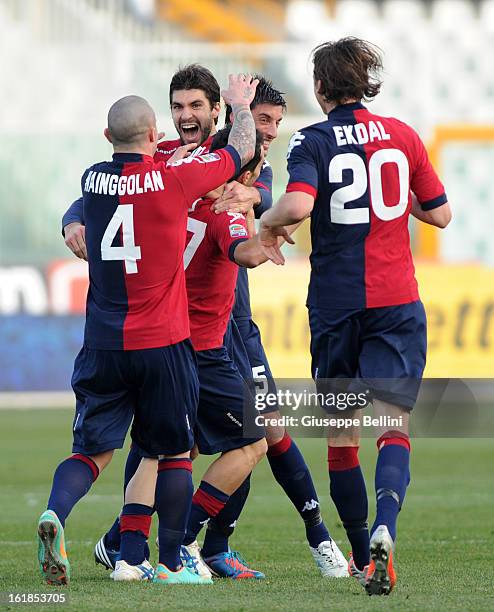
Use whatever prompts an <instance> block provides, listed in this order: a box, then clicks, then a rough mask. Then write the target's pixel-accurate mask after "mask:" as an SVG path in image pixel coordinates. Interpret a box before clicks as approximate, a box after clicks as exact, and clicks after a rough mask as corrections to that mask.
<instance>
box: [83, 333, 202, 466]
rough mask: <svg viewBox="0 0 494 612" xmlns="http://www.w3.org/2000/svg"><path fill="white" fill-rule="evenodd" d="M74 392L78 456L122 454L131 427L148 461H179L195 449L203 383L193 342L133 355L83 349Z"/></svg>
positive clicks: (136, 351)
mask: <svg viewBox="0 0 494 612" xmlns="http://www.w3.org/2000/svg"><path fill="white" fill-rule="evenodd" d="M72 388H73V389H74V393H75V395H76V413H75V417H74V425H73V432H74V444H73V447H72V450H73V452H74V453H82V454H85V455H94V454H97V453H102V452H104V451H107V450H113V449H116V448H122V446H123V444H124V440H125V436H126V434H127V430H128V429H129V426H130V424H131V423H132V429H131V438H132V440H133V442H135V443H136V444H137V445H138V447H139V448H140V449H141V451H142V454H143V455H144V456H148V457H155V456H157V455H177V454H179V453H183V452H186V451H188V450H190V449H191V448H192V446H193V445H194V437H193V430H194V426H195V422H196V414H197V402H198V397H199V382H198V377H197V362H196V358H195V353H194V350H193V349H192V345H191V343H190V341H189V340H185V341H184V342H179V343H178V344H174V345H171V346H165V347H162V348H152V349H142V350H134V351H107V350H95V349H89V348H87V347H83V348H82V349H81V351H80V352H79V355H77V358H76V360H75V364H74V373H73V375H72Z"/></svg>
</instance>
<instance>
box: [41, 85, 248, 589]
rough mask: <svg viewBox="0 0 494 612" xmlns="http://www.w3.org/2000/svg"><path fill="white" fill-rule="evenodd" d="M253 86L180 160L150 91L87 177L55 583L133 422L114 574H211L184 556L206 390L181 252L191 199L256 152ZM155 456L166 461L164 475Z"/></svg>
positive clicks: (55, 491) (241, 88)
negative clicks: (72, 529) (79, 321)
mask: <svg viewBox="0 0 494 612" xmlns="http://www.w3.org/2000/svg"><path fill="white" fill-rule="evenodd" d="M255 85H256V81H255V80H253V79H252V78H251V77H246V76H244V75H238V76H237V77H230V84H229V89H228V90H227V91H226V92H224V96H225V99H229V100H231V102H232V104H234V106H235V122H234V126H233V128H232V130H231V132H230V136H229V145H228V146H227V147H225V149H223V150H222V151H218V152H217V153H215V154H214V157H213V158H212V157H211V156H209V157H208V158H205V157H197V158H194V159H192V160H191V162H192V163H188V164H184V165H181V166H180V167H176V165H175V166H165V165H164V164H163V163H155V162H154V161H153V157H152V156H153V154H154V153H155V151H156V145H157V141H158V132H157V129H156V117H155V114H154V111H153V110H152V108H151V107H150V106H149V104H148V103H147V102H146V101H145V100H144V99H142V98H140V97H138V96H127V97H125V98H122V99H121V100H119V101H117V102H116V103H115V104H114V105H113V106H112V107H111V109H110V111H109V113H108V127H107V128H106V129H105V136H106V138H107V139H108V140H109V141H110V142H111V143H112V144H113V147H114V155H113V160H112V161H111V162H102V163H99V164H95V165H94V166H92V167H91V168H89V169H88V170H86V172H85V173H84V175H83V177H82V180H81V187H82V192H83V209H84V219H85V222H86V225H87V234H86V240H87V242H86V244H87V253H88V262H89V279H90V284H89V291H88V299H87V315H86V326H85V333H84V345H83V348H82V349H81V351H80V353H79V355H78V356H77V359H76V361H75V365H74V374H73V377H72V386H73V388H74V392H75V394H76V399H77V403H76V416H75V418H74V426H73V437H74V444H73V453H74V455H72V456H71V457H69V458H68V459H66V460H65V461H63V462H62V463H61V464H60V465H59V466H58V468H57V470H56V472H55V475H54V479H53V486H52V490H51V495H50V499H49V501H48V505H47V510H46V511H45V512H44V513H43V514H42V515H41V517H40V519H39V522H38V536H39V551H38V558H39V564H40V570H41V573H42V575H43V576H44V578H45V580H46V581H47V582H48V583H49V584H67V583H68V581H69V575H70V566H69V562H68V559H67V555H66V551H65V541H64V526H65V519H66V518H67V516H68V515H69V513H70V511H71V510H72V508H73V507H74V505H75V504H76V503H77V502H78V501H79V500H80V499H81V498H82V497H83V496H84V495H85V494H86V493H87V492H88V491H89V489H90V487H91V485H92V484H93V482H94V481H95V480H96V478H97V477H98V475H99V473H100V471H101V470H103V469H104V468H105V467H106V466H107V465H108V463H109V462H110V461H111V458H112V456H113V452H114V450H115V449H116V448H121V447H122V446H123V443H124V440H125V435H126V433H127V430H128V428H129V425H130V423H131V422H132V430H131V436H132V439H133V442H134V444H135V446H136V447H137V448H138V449H139V460H138V462H137V464H136V469H135V470H134V472H135V473H134V474H133V477H132V479H131V480H130V482H129V483H128V485H127V487H126V490H125V496H124V497H125V502H124V506H123V510H122V513H121V517H120V533H121V549H120V558H119V560H118V561H117V563H116V567H115V570H114V572H113V574H112V577H113V579H114V580H116V581H121V580H150V579H151V578H153V574H155V575H154V578H153V579H154V581H155V582H162V583H164V584H174V583H197V584H200V583H205V582H207V581H205V580H204V579H202V578H201V577H198V576H197V574H195V573H193V572H191V571H189V569H188V568H184V567H183V566H182V563H181V561H180V546H181V544H182V539H183V535H184V531H185V523H186V517H187V515H188V512H189V509H190V504H191V496H192V479H191V467H190V449H191V448H192V446H193V444H194V438H193V434H192V430H193V427H194V424H195V418H196V410H197V395H198V380H197V373H196V363H195V358H194V354H193V351H192V347H191V345H190V341H189V336H190V329H189V321H188V312H187V294H186V287H185V274H184V269H183V263H182V261H183V260H182V258H183V250H184V247H185V233H186V224H187V209H188V205H189V202H190V201H192V200H195V199H196V198H198V197H201V195H202V194H204V193H206V192H208V191H210V190H211V189H212V188H214V187H215V186H216V185H217V184H218V182H222V181H224V180H226V179H228V178H229V177H230V176H231V175H232V174H235V173H236V172H237V171H238V169H239V168H240V167H241V165H242V164H245V163H247V162H248V161H250V159H251V158H252V156H253V153H254V145H255V129H254V122H253V119H252V115H251V113H250V109H249V107H248V104H249V98H251V97H252V96H253V93H254V91H255ZM165 186H166V189H165ZM163 245H165V246H163ZM177 383H178V384H177ZM158 456H160V457H161V458H162V463H164V464H166V470H164V474H163V476H161V474H160V475H159V476H158V477H157V465H158V464H157V460H158ZM153 506H156V510H157V512H158V516H159V520H160V529H159V539H160V560H159V564H158V568H157V571H156V573H154V572H153V569H152V567H151V565H150V564H149V561H148V560H146V558H145V545H146V540H147V537H148V535H149V528H150V524H151V515H152V513H153Z"/></svg>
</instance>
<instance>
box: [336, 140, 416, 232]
mask: <svg viewBox="0 0 494 612" xmlns="http://www.w3.org/2000/svg"><path fill="white" fill-rule="evenodd" d="M384 164H395V165H396V167H397V168H398V181H399V186H400V195H399V200H398V202H397V203H396V204H393V205H391V206H389V205H386V204H385V203H384V197H383V183H382V167H383V165H384ZM368 166H369V174H368V176H367V168H366V167H365V163H364V160H363V159H362V158H361V157H360V156H358V155H357V154H356V153H341V154H339V155H336V156H335V157H333V159H332V160H331V163H330V164H329V182H330V183H341V182H342V181H343V171H344V170H351V171H352V173H353V181H352V182H351V183H350V185H346V186H345V187H340V188H339V189H337V190H336V191H335V192H334V193H333V195H332V196H331V201H330V210H331V221H332V222H333V223H341V224H344V225H354V224H356V223H369V221H370V211H369V208H345V204H348V203H349V202H354V201H355V200H358V199H359V198H361V197H362V196H363V195H364V194H365V192H366V191H367V189H369V192H370V201H371V203H372V209H373V210H374V213H375V214H376V217H378V218H379V219H381V220H382V221H391V220H392V219H397V218H398V217H401V215H402V214H403V213H404V212H405V211H406V209H407V206H408V193H409V188H410V182H409V180H410V178H409V177H410V169H409V165H408V159H407V157H406V155H405V154H404V153H403V151H400V150H399V149H380V150H378V151H376V152H375V153H373V154H372V155H371V156H370V158H369V162H368Z"/></svg>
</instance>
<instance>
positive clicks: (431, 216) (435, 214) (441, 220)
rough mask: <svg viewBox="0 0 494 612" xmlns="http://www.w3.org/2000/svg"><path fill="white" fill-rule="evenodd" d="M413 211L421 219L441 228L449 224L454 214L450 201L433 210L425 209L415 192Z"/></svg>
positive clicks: (414, 215)
mask: <svg viewBox="0 0 494 612" xmlns="http://www.w3.org/2000/svg"><path fill="white" fill-rule="evenodd" d="M411 213H412V216H413V217H415V218H416V219H418V220H419V221H422V222H423V223H427V224H428V225H434V226H435V227H439V228H441V229H444V228H445V227H446V226H447V225H448V224H449V222H450V221H451V218H452V216H453V215H452V212H451V207H450V205H449V202H446V203H445V204H441V206H438V207H437V208H433V209H432V210H423V208H422V207H421V206H420V204H419V201H418V199H417V197H416V196H415V194H414V193H412V210H411Z"/></svg>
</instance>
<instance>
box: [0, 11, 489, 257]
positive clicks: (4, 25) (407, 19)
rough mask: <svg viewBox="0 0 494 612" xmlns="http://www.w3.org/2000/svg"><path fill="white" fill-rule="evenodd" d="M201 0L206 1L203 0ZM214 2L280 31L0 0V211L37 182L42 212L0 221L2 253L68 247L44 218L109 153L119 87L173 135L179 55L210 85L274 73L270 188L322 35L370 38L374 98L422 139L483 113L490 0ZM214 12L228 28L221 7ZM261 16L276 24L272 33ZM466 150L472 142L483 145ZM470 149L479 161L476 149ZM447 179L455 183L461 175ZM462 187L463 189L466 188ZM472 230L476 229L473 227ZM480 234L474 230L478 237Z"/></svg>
mask: <svg viewBox="0 0 494 612" xmlns="http://www.w3.org/2000/svg"><path fill="white" fill-rule="evenodd" d="M147 4H149V3H148V2H147ZM171 4H172V3H169V5H170V6H171ZM179 4H181V5H184V6H185V5H187V6H188V7H189V8H188V10H192V9H191V8H190V7H191V5H192V4H194V7H193V8H194V10H198V7H199V4H198V3H183V2H181V3H175V2H174V3H173V5H174V6H175V5H177V6H178V5H179ZM200 4H201V6H202V8H203V9H204V1H203V2H202V3H200ZM214 4H215V6H216V9H217V10H218V11H221V10H222V7H223V8H224V10H225V13H224V14H225V15H226V14H228V15H230V18H232V19H233V17H236V19H237V21H238V19H240V20H241V16H242V15H247V16H248V19H249V20H250V21H249V24H250V23H251V21H252V20H253V19H254V20H256V21H257V22H258V25H259V29H258V31H257V34H258V36H257V39H256V38H255V36H254V38H251V39H250V40H251V41H253V40H255V39H256V40H263V41H266V40H272V39H275V38H277V39H282V41H281V42H276V43H266V42H259V43H254V42H250V43H249V44H245V43H243V44H242V43H239V44H237V43H235V44H233V45H228V46H226V45H225V43H224V42H223V43H222V44H211V43H208V42H204V41H205V40H207V39H208V36H209V35H208V34H207V32H206V30H203V32H202V34H200V33H198V32H196V33H194V31H193V29H191V28H185V27H182V26H181V25H180V24H181V22H180V20H175V21H173V22H168V21H166V20H162V19H161V20H159V19H158V20H156V21H155V22H152V23H150V22H148V21H149V16H150V14H149V12H148V13H147V17H146V18H144V16H145V15H144V13H142V11H141V13H140V14H139V15H137V16H136V6H135V5H134V4H132V5H131V6H133V12H129V10H128V8H129V4H128V3H127V2H125V1H124V0H79V1H78V2H72V1H71V0H45V1H44V2H43V3H39V1H38V0H23V2H22V3H19V2H16V1H15V0H0V28H1V30H2V36H1V37H0V70H1V73H2V78H3V82H4V83H8V87H2V88H0V104H1V107H2V110H3V112H2V113H1V114H0V131H1V133H2V137H3V141H4V144H7V145H8V146H6V147H3V148H2V152H1V153H0V199H1V200H2V204H1V212H2V214H4V215H5V214H7V213H9V214H15V215H16V218H23V217H22V215H23V210H28V209H29V208H28V206H27V203H29V204H31V203H32V202H34V201H37V198H39V197H40V196H39V193H40V187H39V186H40V185H42V187H43V188H42V190H41V191H42V194H43V195H42V202H41V204H40V205H41V206H42V207H43V210H44V212H45V215H44V216H43V217H42V218H41V219H40V218H37V219H34V220H33V221H31V220H30V219H29V218H28V217H29V215H28V213H25V218H26V222H25V224H24V225H23V226H22V227H23V229H22V230H20V229H19V230H16V231H15V232H10V231H7V230H5V229H4V230H2V229H1V228H0V254H2V255H3V260H4V261H9V260H11V261H18V257H21V258H22V257H26V258H28V259H29V258H30V257H31V255H30V254H23V253H22V252H20V250H19V246H18V245H19V244H20V242H21V240H24V241H26V240H28V241H30V242H31V243H32V245H33V252H35V253H36V258H37V260H38V261H40V262H43V261H48V260H49V259H51V258H52V257H53V254H58V255H63V254H64V250H63V244H57V245H54V244H53V241H52V238H51V237H50V236H51V233H50V232H51V231H52V229H51V228H53V227H57V226H58V223H59V216H60V212H61V210H62V209H63V206H64V204H65V203H66V202H67V201H68V200H70V198H71V197H72V196H73V195H77V194H76V193H75V189H74V184H77V178H78V172H79V169H80V168H81V167H83V166H84V165H85V164H86V163H88V162H89V161H92V160H93V155H94V153H95V152H96V154H97V155H99V154H105V152H106V148H105V143H104V141H103V139H99V137H98V135H99V134H101V126H102V125H103V123H104V120H105V111H106V108H108V105H109V103H110V102H111V101H113V100H114V99H115V98H116V97H118V96H120V95H124V94H127V93H129V92H131V91H135V92H142V93H143V94H144V95H145V96H146V97H148V98H149V99H150V100H151V102H152V103H153V104H154V105H155V106H156V107H157V109H158V111H159V114H160V116H159V119H160V124H161V126H162V127H164V129H165V130H166V131H168V133H173V125H172V124H171V121H170V118H169V115H168V112H167V84H168V83H169V80H170V77H171V75H172V74H173V72H174V71H175V69H176V68H177V66H178V65H180V64H186V63H188V62H193V61H200V62H201V63H204V64H205V65H207V66H209V67H210V68H211V69H212V70H213V72H214V73H215V75H216V76H217V78H218V79H219V80H220V82H224V81H225V79H226V76H227V74H228V73H229V72H232V71H236V70H242V71H256V70H257V71H260V72H264V73H266V74H267V75H268V76H271V77H272V78H274V79H275V80H276V84H277V86H278V87H280V88H281V89H282V90H283V91H285V92H286V94H287V100H288V108H289V113H288V115H287V117H286V119H285V120H284V122H283V124H282V129H284V130H285V132H284V133H283V134H282V137H281V138H280V139H279V141H277V142H276V143H274V145H273V147H272V151H271V153H270V158H271V159H272V161H273V163H274V164H275V166H276V173H275V174H276V184H275V193H279V191H280V190H281V189H282V187H283V181H284V176H285V175H284V149H285V147H286V139H287V137H288V134H289V133H290V132H292V131H294V130H295V129H297V128H298V127H300V126H303V125H307V124H308V123H311V122H312V121H313V120H314V118H315V117H316V118H317V117H319V116H320V110H319V108H318V106H317V104H316V102H315V100H314V97H313V93H312V89H313V85H312V75H311V62H310V59H309V54H310V51H311V49H312V48H313V47H314V46H315V45H317V44H319V43H320V42H322V41H324V40H329V39H336V38H339V37H341V36H347V35H356V36H361V37H363V38H366V39H368V40H371V41H373V42H375V43H376V44H377V45H379V46H380V47H381V48H382V49H383V50H384V65H385V74H384V85H383V90H382V93H381V94H380V96H379V97H378V99H377V100H376V101H375V102H374V103H373V104H372V108H373V109H375V111H376V112H381V113H383V114H393V115H398V116H400V117H401V118H402V119H404V120H405V121H408V122H409V123H411V124H412V125H413V126H414V127H415V128H417V129H418V130H419V131H420V133H421V134H422V135H423V136H424V138H425V139H426V140H430V139H432V138H433V134H434V130H435V127H436V126H437V125H438V124H450V123H454V124H457V123H461V124H478V125H482V124H491V123H492V108H493V104H494V72H493V71H492V61H491V57H492V47H493V44H494V0H481V1H480V2H478V3H477V2H474V1H473V0H433V2H431V3H427V2H425V1H422V0H382V1H379V2H378V1H377V0H339V1H338V2H336V3H330V2H323V1H320V0H290V1H287V2H284V3H283V2H278V1H277V0H268V1H267V2H263V0H254V1H252V2H246V1H245V0H241V1H240V0H239V1H237V2H235V1H234V0H222V1H221V2H220V0H215V3H214ZM157 6H158V4H157ZM283 7H284V8H283ZM141 8H142V7H141ZM148 8H149V7H148ZM182 8H183V7H182ZM176 10H177V11H178V8H176ZM184 10H185V9H184ZM263 10H264V11H265V19H264V20H263V19H261V17H260V16H262V14H263V13H262V12H263ZM214 14H215V15H216V21H217V22H218V21H219V22H221V24H223V26H224V24H225V21H224V20H223V18H220V16H221V15H222V13H221V12H220V13H214ZM146 19H147V20H148V21H146ZM261 22H263V23H261ZM266 24H268V25H269V28H271V30H272V32H271V34H269V32H268V34H269V35H267V34H266ZM243 27H244V26H243ZM269 28H268V29H269ZM238 32H240V31H239V30H237V33H238ZM210 34H211V32H210ZM238 36H239V37H240V34H238ZM19 75H21V78H19ZM47 134H49V137H47ZM26 138H29V139H30V146H29V147H27V148H26V143H25V139H26ZM95 139H96V142H97V143H98V144H97V145H96V146H95V144H94V141H95ZM491 144H492V143H491ZM468 146H473V147H474V148H475V147H476V151H477V150H478V146H479V145H478V144H470V145H468ZM482 146H487V144H485V145H482ZM100 152H101V153H100ZM20 155H22V156H23V157H24V158H25V159H26V160H27V161H28V163H29V162H31V163H32V168H31V173H32V180H30V181H26V180H25V172H26V171H25V168H23V167H22V168H20V167H19V166H18V164H17V163H16V160H17V159H18V158H19V156H20ZM474 157H475V159H476V160H477V163H481V161H478V157H477V153H476V154H475V156H474ZM484 157H485V156H484ZM451 159H453V158H451ZM451 163H453V161H451ZM484 166H485V164H484ZM484 166H483V167H484ZM62 168H63V170H62ZM474 168H475V164H466V165H465V166H464V172H466V173H467V174H468V175H471V176H474ZM485 172H486V174H485V176H488V175H489V171H488V170H486V171H485ZM482 180H483V181H484V179H482ZM455 184H457V185H458V187H457V189H459V188H460V187H461V183H460V182H458V181H457V182H456V183H455ZM482 184H483V185H484V183H482ZM492 189H493V188H491V187H490V183H488V184H486V185H485V188H483V189H482V190H480V191H481V193H480V196H479V197H481V199H482V201H483V202H486V203H487V204H488V203H489V202H490V201H492V199H493V193H492ZM468 192H469V188H468V187H464V188H463V193H464V194H465V197H467V195H468ZM11 194H16V195H15V197H12V195H11ZM482 194H484V195H482ZM479 214H484V213H480V212H479ZM486 214H487V213H486ZM491 224H492V223H491ZM4 225H5V224H4ZM45 228H46V234H45ZM18 232H22V233H18ZM477 233H478V232H477V231H475V232H474V231H473V230H472V234H471V235H472V236H473V235H475V236H477ZM469 236H470V234H469ZM469 240H470V238H468V241H469ZM479 240H480V239H479V238H478V236H477V237H476V238H475V240H474V242H475V244H480V242H479ZM482 240H483V241H484V242H486V239H485V238H484V239H482ZM460 242H461V241H460ZM464 245H465V240H464V241H462V242H461V247H458V243H457V244H456V248H461V249H463V251H465V253H467V252H468V253H470V252H471V253H480V252H483V253H487V255H485V257H487V258H488V259H489V260H491V261H492V260H494V255H492V254H490V253H491V251H490V249H482V248H480V247H479V248H477V247H471V248H470V247H468V246H464ZM469 249H470V250H469ZM473 256H474V255H472V257H473ZM476 256H477V255H475V257H476ZM469 257H470V255H469Z"/></svg>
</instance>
